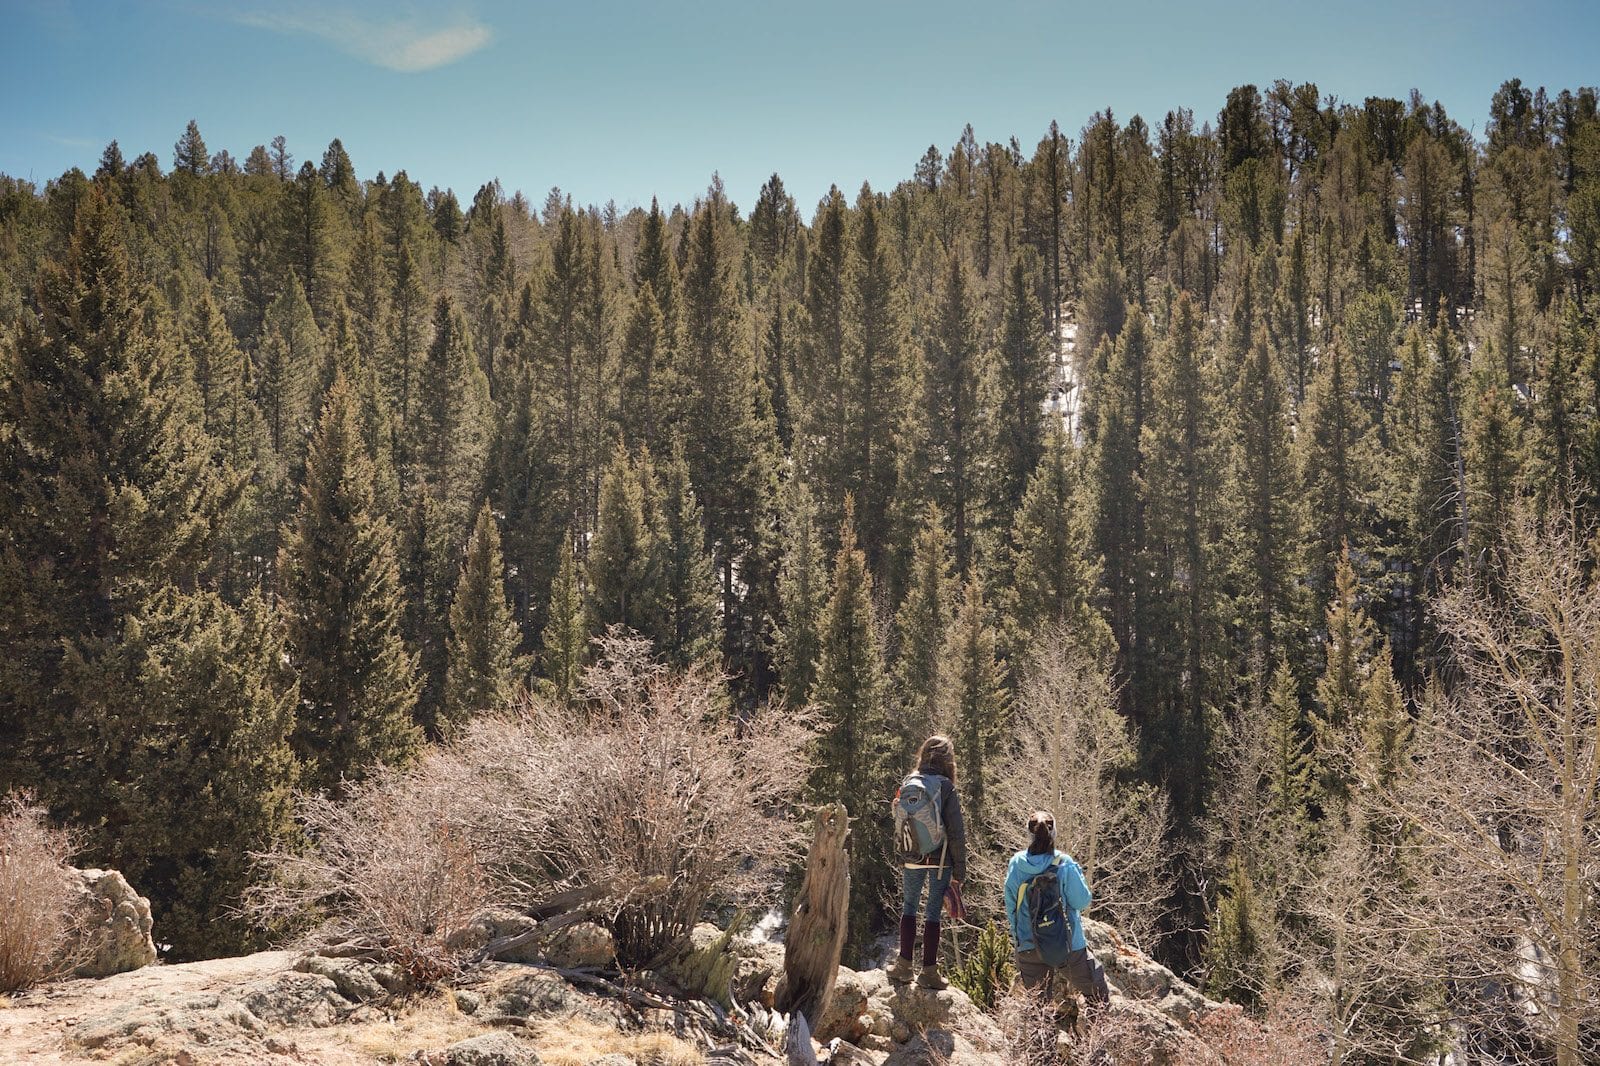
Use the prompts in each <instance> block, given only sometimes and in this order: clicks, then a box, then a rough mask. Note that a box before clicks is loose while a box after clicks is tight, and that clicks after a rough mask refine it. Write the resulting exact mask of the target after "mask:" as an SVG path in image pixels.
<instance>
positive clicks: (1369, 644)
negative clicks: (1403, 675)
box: [1313, 555, 1378, 811]
mask: <svg viewBox="0 0 1600 1066" xmlns="http://www.w3.org/2000/svg"><path fill="white" fill-rule="evenodd" d="M1327 619H1328V622H1327V627H1328V640H1327V666H1326V667H1325V668H1324V670H1323V672H1322V677H1321V678H1320V679H1318V681H1317V693H1316V694H1317V708H1316V718H1315V719H1314V720H1313V726H1314V729H1315V733H1316V755H1315V767H1316V777H1317V785H1318V787H1319V789H1320V790H1321V792H1322V794H1323V795H1324V796H1326V797H1327V799H1328V802H1330V803H1332V804H1333V805H1334V806H1335V808H1336V809H1337V810H1340V811H1342V810H1343V806H1344V804H1345V802H1346V801H1347V799H1348V797H1349V793H1350V788H1351V786H1352V783H1353V782H1352V774H1353V772H1352V768H1351V767H1350V765H1349V763H1348V761H1347V759H1346V755H1345V752H1346V750H1347V747H1348V742H1349V740H1350V738H1351V737H1352V736H1358V735H1359V734H1360V730H1361V726H1362V723H1361V709H1362V705H1363V703H1364V702H1365V698H1366V696H1365V692H1366V686H1367V679H1368V676H1369V674H1370V672H1371V668H1372V651H1373V647H1374V645H1375V643H1376V641H1377V639H1378V638H1377V632H1376V630H1375V628H1374V627H1373V625H1372V622H1371V620H1370V619H1368V618H1367V615H1366V612H1365V611H1364V610H1362V609H1361V606H1360V605H1359V604H1358V603H1357V602H1356V574H1355V570H1353V569H1352V568H1351V566H1350V559H1349V557H1348V555H1346V556H1343V557H1341V558H1340V560H1339V565H1338V568H1337V570H1336V571H1335V575H1334V596H1333V599H1332V601H1331V602H1330V603H1329V604H1328V612H1327Z"/></svg>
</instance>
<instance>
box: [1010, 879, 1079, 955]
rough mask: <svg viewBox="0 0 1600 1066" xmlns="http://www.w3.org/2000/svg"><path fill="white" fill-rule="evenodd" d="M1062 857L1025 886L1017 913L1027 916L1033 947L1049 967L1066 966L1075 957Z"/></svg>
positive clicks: (1027, 881)
mask: <svg viewBox="0 0 1600 1066" xmlns="http://www.w3.org/2000/svg"><path fill="white" fill-rule="evenodd" d="M1060 867H1061V859H1060V857H1059V856H1058V857H1056V858H1055V859H1053V860H1051V863H1050V865H1049V866H1047V867H1045V868H1044V869H1043V870H1041V871H1040V872H1039V873H1036V874H1034V875H1033V876H1032V877H1030V878H1028V879H1027V880H1026V881H1024V882H1023V883H1022V889H1021V891H1019V892H1018V893H1017V910H1019V911H1021V912H1022V913H1023V914H1025V915H1027V917H1028V925H1029V927H1030V928H1031V929H1032V930H1033V946H1034V948H1035V949H1037V950H1038V952H1039V957H1040V958H1041V959H1043V960H1044V964H1045V965H1046V966H1050V967H1052V968H1054V967H1057V966H1064V965H1065V964H1066V961H1067V956H1068V955H1070V954H1072V920H1071V918H1070V916H1069V915H1068V914H1067V907H1066V904H1065V903H1064V902H1063V901H1062V898H1061V875H1060V874H1059V873H1058V872H1057V871H1058V870H1059V869H1060Z"/></svg>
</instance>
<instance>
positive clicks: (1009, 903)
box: [1006, 863, 1022, 947]
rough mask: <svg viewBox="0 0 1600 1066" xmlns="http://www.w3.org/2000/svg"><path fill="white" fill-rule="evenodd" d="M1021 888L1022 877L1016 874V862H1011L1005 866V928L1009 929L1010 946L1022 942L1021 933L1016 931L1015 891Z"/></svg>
mask: <svg viewBox="0 0 1600 1066" xmlns="http://www.w3.org/2000/svg"><path fill="white" fill-rule="evenodd" d="M1021 888H1022V879H1021V878H1020V877H1018V876H1017V864H1016V863H1012V864H1011V865H1010V866H1008V867H1007V868H1006V928H1007V929H1009V930H1011V946H1012V947H1017V946H1018V945H1020V944H1021V943H1022V937H1021V934H1020V933H1019V932H1018V931H1017V893H1018V891H1020V890H1021Z"/></svg>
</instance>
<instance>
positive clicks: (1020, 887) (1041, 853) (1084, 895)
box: [1006, 811, 1111, 1006]
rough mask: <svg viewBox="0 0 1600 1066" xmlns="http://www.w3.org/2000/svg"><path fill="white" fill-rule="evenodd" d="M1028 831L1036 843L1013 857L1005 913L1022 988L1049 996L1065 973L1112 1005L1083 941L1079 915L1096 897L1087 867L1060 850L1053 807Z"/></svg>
mask: <svg viewBox="0 0 1600 1066" xmlns="http://www.w3.org/2000/svg"><path fill="white" fill-rule="evenodd" d="M1028 832H1029V833H1031V834H1033V840H1032V842H1031V843H1030V844H1029V845H1028V847H1027V849H1026V850H1024V851H1019V852H1017V853H1016V854H1015V855H1013V856H1011V865H1010V867H1009V868H1008V869H1007V870H1006V915H1007V921H1008V922H1009V924H1010V926H1011V945H1012V947H1013V948H1014V949H1015V951H1016V965H1017V975H1018V976H1019V977H1020V978H1021V980H1022V987H1023V988H1025V989H1027V990H1028V991H1030V992H1036V991H1042V992H1043V993H1044V995H1045V996H1046V997H1050V996H1051V995H1053V994H1054V990H1055V978H1056V975H1057V974H1061V975H1062V976H1064V977H1065V978H1066V980H1067V983H1068V984H1069V985H1070V986H1071V987H1072V988H1073V989H1074V990H1076V991H1078V992H1082V993H1083V995H1084V996H1085V998H1087V999H1088V1000H1089V1002H1090V1004H1091V1005H1093V1006H1100V1005H1104V1004H1106V1003H1109V1002H1110V1001H1111V991H1110V989H1109V988H1107V986H1106V972H1105V970H1104V969H1103V968H1102V967H1101V965H1100V963H1099V961H1098V960H1097V959H1096V958H1095V957H1094V956H1093V955H1091V954H1089V949H1088V947H1087V946H1086V945H1085V943H1084V939H1083V919H1082V918H1081V917H1080V915H1081V914H1082V912H1083V911H1084V910H1086V909H1088V906H1089V903H1090V901H1091V900H1092V899H1093V898H1094V897H1093V894H1092V893H1091V892H1090V891H1089V886H1088V885H1087V884H1086V883H1084V880H1083V870H1082V868H1080V867H1079V866H1078V864H1077V863H1076V862H1074V861H1073V859H1072V856H1071V855H1068V854H1066V853H1065V852H1062V851H1057V850H1056V820H1055V816H1054V815H1052V814H1051V813H1050V812H1049V811H1035V812H1034V813H1033V816H1032V817H1031V818H1029V819H1028Z"/></svg>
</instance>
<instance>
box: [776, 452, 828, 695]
mask: <svg viewBox="0 0 1600 1066" xmlns="http://www.w3.org/2000/svg"><path fill="white" fill-rule="evenodd" d="M826 565H827V564H826V562H825V561H824V558H823V554H822V540H821V536H820V535H819V533H818V531H817V511H816V505H815V504H814V503H812V500H811V492H810V490H809V489H807V488H806V487H805V484H804V483H803V482H801V481H799V480H798V479H794V480H790V481H789V482H788V483H787V485H786V486H785V492H784V508H783V563H782V570H781V572H780V574H779V578H778V596H779V602H780V603H781V604H782V607H783V625H782V627H781V629H780V630H779V634H778V663H779V668H780V671H781V675H782V679H783V698H784V702H785V703H787V704H788V705H789V706H790V707H804V706H805V705H806V703H807V702H808V701H809V700H810V699H811V688H812V686H813V685H814V684H815V683H816V678H817V656H818V654H819V652H820V639H821V634H820V627H821V624H822V608H823V604H824V597H825V595H826V594H827V581H828V574H827V570H826Z"/></svg>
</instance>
